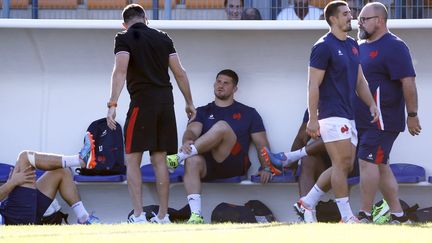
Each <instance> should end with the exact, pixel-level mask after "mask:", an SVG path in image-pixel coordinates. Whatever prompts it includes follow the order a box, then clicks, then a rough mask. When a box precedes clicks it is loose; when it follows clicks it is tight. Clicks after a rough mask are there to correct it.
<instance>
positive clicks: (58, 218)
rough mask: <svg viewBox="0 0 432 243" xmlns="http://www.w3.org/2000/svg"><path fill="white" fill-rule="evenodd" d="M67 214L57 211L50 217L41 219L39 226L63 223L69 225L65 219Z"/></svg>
mask: <svg viewBox="0 0 432 243" xmlns="http://www.w3.org/2000/svg"><path fill="white" fill-rule="evenodd" d="M68 217H69V214H64V213H62V212H61V211H57V212H55V213H53V214H51V215H48V216H45V217H42V220H41V224H62V222H63V221H64V222H65V223H66V224H69V223H68V221H67V218H68Z"/></svg>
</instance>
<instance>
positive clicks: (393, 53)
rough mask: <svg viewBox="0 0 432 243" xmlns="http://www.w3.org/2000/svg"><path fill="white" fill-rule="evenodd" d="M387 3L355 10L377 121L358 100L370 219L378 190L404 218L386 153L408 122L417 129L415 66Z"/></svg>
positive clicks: (364, 212)
mask: <svg viewBox="0 0 432 243" xmlns="http://www.w3.org/2000/svg"><path fill="white" fill-rule="evenodd" d="M387 16H388V15H387V9H386V7H385V6H384V5H383V4H382V3H378V2H374V3H369V4H367V5H366V6H365V7H364V8H363V9H362V11H361V13H360V16H359V32H358V37H359V39H361V41H359V46H360V62H361V66H362V68H363V70H364V74H365V77H366V79H367V81H368V83H369V89H370V91H371V93H372V94H373V97H374V98H375V102H376V104H377V106H378V108H379V110H380V114H381V115H380V116H379V119H378V121H377V122H376V123H373V124H371V123H370V122H368V121H367V120H365V119H364V118H365V116H366V115H367V113H368V111H367V107H365V105H364V104H362V103H361V102H358V103H359V104H357V105H356V126H357V127H358V128H359V132H361V135H360V136H359V151H358V157H359V159H360V189H361V190H360V191H361V196H362V204H361V209H360V213H359V219H360V220H362V221H364V222H367V221H370V220H371V209H372V204H373V202H374V198H375V194H376V192H377V191H378V189H380V190H381V192H382V194H383V196H384V198H385V200H386V201H387V202H388V204H389V206H390V211H391V222H392V223H402V222H408V218H407V217H406V216H405V215H404V213H403V210H402V207H401V205H400V202H399V198H398V185H397V182H396V180H395V177H394V175H393V172H392V170H391V169H390V166H389V163H388V161H389V154H390V151H391V148H392V146H393V143H394V141H395V140H396V138H397V136H398V135H399V133H400V132H403V131H404V130H405V106H406V110H407V112H408V117H407V118H406V124H407V127H408V130H409V132H410V134H411V135H413V136H415V135H419V133H420V131H421V126H420V122H419V117H418V115H417V110H418V104H417V89H416V84H415V76H416V74H415V71H414V67H413V64H412V61H411V56H410V52H409V49H408V47H407V45H406V44H405V43H404V42H403V41H402V40H401V39H400V38H399V37H397V36H395V35H394V34H392V33H391V32H389V30H388V28H387Z"/></svg>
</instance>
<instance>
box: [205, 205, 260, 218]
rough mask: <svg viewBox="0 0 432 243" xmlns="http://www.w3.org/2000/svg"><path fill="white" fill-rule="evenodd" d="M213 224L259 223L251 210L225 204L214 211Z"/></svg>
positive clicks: (212, 215)
mask: <svg viewBox="0 0 432 243" xmlns="http://www.w3.org/2000/svg"><path fill="white" fill-rule="evenodd" d="M211 222H212V223H225V222H231V223H257V220H256V218H255V215H254V214H253V212H252V210H251V209H250V208H248V207H246V206H240V205H234V204H229V203H225V202H223V203H220V204H219V205H217V206H216V207H215V209H213V212H212V214H211Z"/></svg>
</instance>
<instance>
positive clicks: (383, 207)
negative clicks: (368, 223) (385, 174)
mask: <svg viewBox="0 0 432 243" xmlns="http://www.w3.org/2000/svg"><path fill="white" fill-rule="evenodd" d="M372 219H373V222H374V223H376V224H386V223H388V222H389V221H390V207H389V205H388V204H387V202H386V201H385V200H384V199H383V200H381V203H380V204H378V205H376V204H375V205H373V207H372Z"/></svg>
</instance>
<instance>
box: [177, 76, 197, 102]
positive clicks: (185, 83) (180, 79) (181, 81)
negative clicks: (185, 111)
mask: <svg viewBox="0 0 432 243" xmlns="http://www.w3.org/2000/svg"><path fill="white" fill-rule="evenodd" d="M175 78H176V80H177V84H178V86H179V89H180V91H181V92H182V94H183V97H184V99H185V102H186V104H188V105H191V104H193V101H192V94H191V89H190V85H189V79H188V77H187V74H186V72H185V71H183V72H181V73H180V74H177V75H176V76H175Z"/></svg>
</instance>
